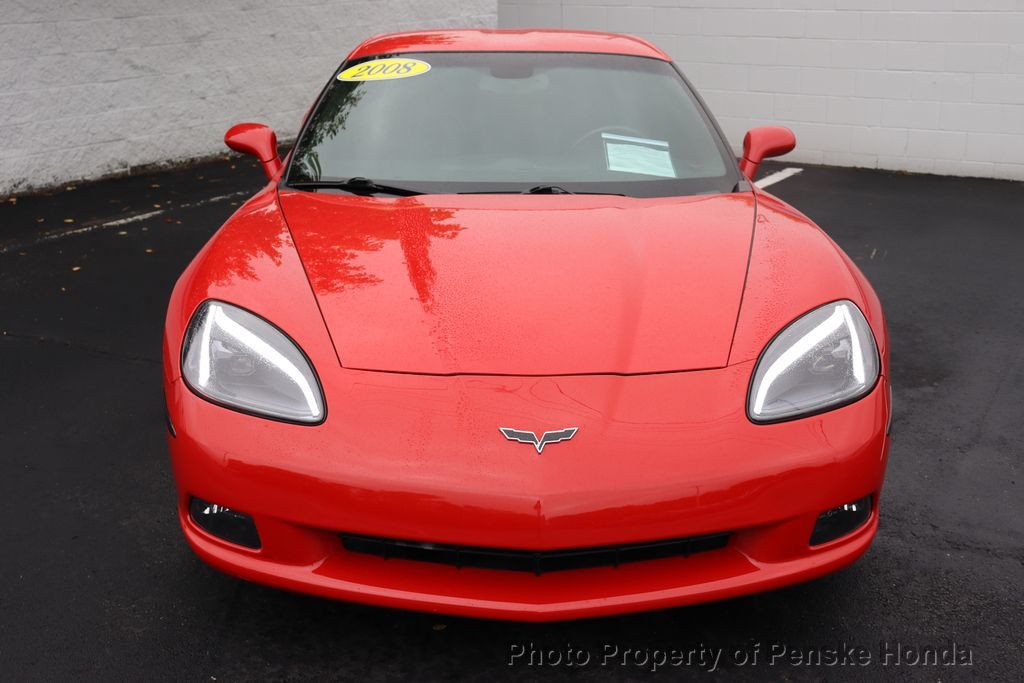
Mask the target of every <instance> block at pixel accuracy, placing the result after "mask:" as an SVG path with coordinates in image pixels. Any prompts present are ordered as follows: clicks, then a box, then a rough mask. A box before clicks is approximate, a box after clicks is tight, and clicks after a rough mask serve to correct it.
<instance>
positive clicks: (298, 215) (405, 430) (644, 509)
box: [163, 30, 891, 620]
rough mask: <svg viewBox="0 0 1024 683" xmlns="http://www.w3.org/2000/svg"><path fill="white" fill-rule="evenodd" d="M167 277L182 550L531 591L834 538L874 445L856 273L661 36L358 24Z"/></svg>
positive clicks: (824, 549)
mask: <svg viewBox="0 0 1024 683" xmlns="http://www.w3.org/2000/svg"><path fill="white" fill-rule="evenodd" d="M225 142H226V143H227V145H228V146H229V147H230V148H232V149H234V150H237V151H240V152H243V153H247V154H251V155H254V156H256V157H257V159H258V160H259V162H260V163H261V165H262V168H263V170H264V172H265V174H266V176H267V179H268V182H267V184H266V186H265V187H263V188H262V189H261V190H260V191H259V192H257V193H256V194H255V195H254V196H253V197H252V198H251V199H250V200H249V201H247V202H246V203H245V204H244V205H243V206H241V207H240V208H239V209H238V211H237V212H236V213H235V214H234V215H233V216H231V218H230V219H229V220H228V221H227V222H226V223H225V224H224V225H223V226H222V227H221V228H220V229H219V230H218V231H217V232H216V233H215V234H214V236H213V237H212V239H210V241H209V242H208V243H207V244H206V245H205V247H204V248H203V249H202V250H201V251H200V253H199V254H198V255H197V256H196V257H195V259H194V260H193V262H192V263H191V264H190V265H189V266H188V267H187V269H186V270H185V272H184V273H183V274H182V276H181V278H180V279H179V280H178V282H177V284H176V286H175V288H174V291H173V294H172V296H171V299H170V304H169V307H168V311H167V316H166V325H165V332H164V351H163V367H164V393H165V398H166V403H167V425H166V426H167V441H168V444H169V448H170V455H171V463H172V468H173V472H174V477H175V481H176V485H177V490H178V509H177V514H178V517H179V520H180V523H181V527H182V529H183V531H184V535H185V538H186V539H187V542H188V544H189V545H190V546H191V548H192V549H193V551H194V552H195V553H196V554H197V555H198V556H199V557H200V558H202V559H203V560H204V561H206V562H207V563H209V564H210V565H212V566H213V567H215V568H218V569H220V570H222V571H224V572H227V573H230V574H232V575H235V576H237V577H241V578H243V579H246V580H250V581H255V582H259V583H263V584H267V585H270V586H275V587H279V588H283V589H288V590H294V591H302V592H307V593H312V594H316V595H320V596H325V597H330V598H337V599H343V600H351V601H358V602H364V603H371V604H376V605H382V606H390V607H399V608H407V609H416V610H425V611H435V612H443V613H455V614H463V615H473V616H483V617H491V618H503V619H521V620H552V619H567V618H576V617H585V616H596V615H605V614H612V613H618V612H627V611H635V610H647V609H654V608H662V607H670V606H676V605H683V604H688V603H694V602H700V601H708V600H715V599H721V598H727V597H732V596H737V595H742V594H747V593H752V592H756V591H763V590H768V589H772V588H776V587H779V586H783V585H787V584H792V583H795V582H799V581H805V580H808V579H811V578H814V577H818V576H821V575H824V574H826V573H828V572H832V571H835V570H837V569H839V568H841V567H843V566H845V565H847V564H849V563H851V562H853V561H854V560H855V559H857V558H858V557H859V556H861V555H862V554H863V553H864V552H865V551H866V550H867V548H868V546H869V545H870V543H871V541H872V539H873V537H874V535H875V533H876V530H877V527H878V514H879V512H878V511H879V494H880V491H881V488H882V482H883V477H884V474H885V467H886V460H887V457H888V449H889V424H890V411H891V396H890V388H889V379H888V376H889V362H888V352H889V349H888V341H887V334H886V325H885V319H884V316H883V313H882V308H881V306H880V303H879V300H878V297H877V296H876V295H875V293H874V291H873V290H872V288H871V286H870V285H869V284H868V282H867V280H866V279H865V277H864V276H863V274H861V272H860V271H859V270H858V269H857V267H856V266H855V265H854V263H853V262H852V261H851V259H850V258H848V257H847V256H846V254H844V253H843V251H842V250H840V248H839V247H838V246H837V245H836V244H835V243H834V242H833V241H832V240H831V239H830V238H829V237H828V236H827V235H826V234H825V232H823V231H822V230H821V229H820V228H818V227H817V226H816V225H815V224H814V223H813V222H812V221H811V220H810V219H808V218H807V217H806V216H804V215H803V214H801V213H800V212H799V211H797V210H796V209H794V208H793V207H791V206H789V205H787V204H786V203H785V202H783V201H781V200H779V199H777V198H776V197H773V196H772V195H770V194H769V193H767V192H765V191H764V190H762V189H760V188H758V187H757V186H756V185H754V183H753V179H754V177H755V173H756V172H757V170H758V167H759V165H760V164H761V162H762V160H764V159H765V158H768V157H773V156H778V155H781V154H785V153H787V152H789V151H790V150H792V149H793V147H794V145H795V144H796V141H795V138H794V136H793V133H792V132H791V131H790V130H788V129H786V128H782V127H777V126H763V127H758V128H754V129H752V130H750V131H749V132H748V133H747V135H746V137H745V139H744V142H743V151H742V156H741V157H740V158H739V159H737V158H736V157H735V156H733V154H732V152H731V151H730V147H729V145H728V143H727V142H726V140H725V138H724V136H723V134H722V132H721V131H720V129H719V127H718V125H717V124H716V122H715V120H714V119H713V118H712V116H711V114H710V112H709V111H708V109H707V107H706V106H705V104H704V102H703V101H702V100H701V98H700V97H699V96H698V95H697V93H696V92H695V91H694V89H693V87H692V86H691V85H690V83H689V82H688V81H687V79H686V78H685V77H684V76H683V74H682V72H681V71H680V69H679V67H678V66H677V65H676V64H675V63H673V62H672V60H671V59H670V58H669V57H668V56H667V55H666V54H665V53H664V52H662V51H661V50H659V49H658V48H657V47H655V46H653V45H651V44H650V43H648V42H646V41H643V40H640V39H637V38H633V37H629V36H622V35H611V34H602V33H587V32H561V31H484V30H459V31H456V30H452V31H424V32H412V33H403V34H393V35H385V36H380V37H376V38H372V39H370V40H367V41H366V42H364V43H362V44H361V45H359V46H358V47H356V48H355V49H354V50H353V51H352V52H351V53H350V54H349V55H348V57H347V58H346V59H345V60H344V61H343V62H342V63H341V64H340V66H339V67H338V69H337V70H336V71H335V72H334V73H333V74H332V75H331V78H330V80H329V82H328V84H327V85H326V86H325V87H324V89H323V91H322V92H321V93H320V95H319V97H318V98H317V100H316V101H315V102H314V104H313V105H312V107H311V108H310V110H309V112H308V113H307V114H306V117H305V120H304V122H303V124H302V127H301V129H300V132H299V134H298V136H297V138H296V140H295V143H294V145H293V147H292V149H291V151H290V152H289V153H288V154H287V155H286V156H285V158H284V159H283V160H282V159H281V158H280V157H279V155H278V147H277V139H276V136H275V134H274V132H273V131H272V130H271V129H270V128H268V127H266V126H263V125H259V124H252V123H246V124H239V125H237V126H234V127H233V128H231V129H230V130H229V131H228V132H227V134H226V135H225Z"/></svg>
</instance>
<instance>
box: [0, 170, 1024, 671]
mask: <svg viewBox="0 0 1024 683" xmlns="http://www.w3.org/2000/svg"><path fill="white" fill-rule="evenodd" d="M783 166H790V164H783ZM779 168H781V166H769V167H768V168H767V169H766V172H771V171H774V170H778V169H779ZM261 184H262V176H261V173H260V171H259V170H258V168H257V166H256V165H255V164H254V163H250V162H248V161H247V160H242V159H240V158H237V157H230V158H228V157H225V158H224V159H222V160H218V161H214V162H210V163H205V164H202V165H198V166H194V167H192V168H188V169H184V170H175V171H170V172H164V173H154V174H152V175H147V176H136V177H131V178H126V179H117V180H108V181H102V182H97V183H90V184H80V185H77V186H69V187H68V188H64V189H60V190H57V191H54V192H53V193H50V194H45V195H37V196H31V197H20V198H17V199H16V200H15V199H7V200H5V201H4V202H3V203H2V204H0V520H2V521H0V678H2V679H6V680H18V681H21V680H35V679H46V680H58V679H59V680H66V679H72V678H73V679H85V680H92V679H96V680H99V679H103V680H114V679H175V680H196V681H199V680H214V679H216V680H238V679H264V678H287V679H299V678H307V677H316V678H333V679H366V678H369V679H379V678H411V679H422V680H442V679H470V680H473V679H475V680H488V681H490V680H493V679H503V678H511V677H513V676H522V675H527V676H529V677H548V676H554V677H563V676H568V677H572V678H577V679H579V678H589V677H592V678H597V679H616V678H632V679H639V678H645V677H648V676H651V675H652V670H653V669H656V671H653V675H654V676H655V677H670V676H678V675H690V676H694V677H697V676H700V675H701V674H704V673H707V672H708V671H709V670H711V669H713V673H714V674H716V675H719V676H722V675H724V676H727V677H736V678H741V679H753V678H762V677H768V676H770V677H772V678H789V679H806V678H810V679H821V678H828V679H839V680H845V679H852V680H861V679H868V678H870V679H873V678H876V677H878V676H884V677H897V678H914V679H923V680H939V679H941V680H958V679H962V678H968V677H976V676H980V677H982V678H985V679H1002V680H1019V679H1020V676H1021V672H1022V670H1024V623H1022V622H1024V597H1022V586H1024V486H1022V482H1021V465H1022V460H1024V345H1022V339H1024V267H1022V265H1021V262H1022V260H1024V185H1022V184H1021V183H1012V182H1003V181H992V180H971V179H957V178H940V177H932V176H910V175H901V174H895V173H885V172H877V171H863V170H849V169H829V168H819V167H807V168H805V170H804V171H803V172H802V173H800V174H799V175H796V176H793V177H791V178H788V179H786V180H785V181H783V182H780V183H779V184H777V185H774V186H772V188H771V191H773V192H774V193H776V194H778V195H779V196H780V197H782V198H783V199H785V200H787V201H789V202H791V203H793V204H794V205H795V206H796V207H798V208H799V209H801V210H802V211H803V212H804V213H806V214H807V215H809V216H810V217H811V218H813V219H814V220H815V221H817V222H818V223H819V224H820V225H821V226H822V227H823V228H825V230H826V231H827V232H828V233H829V234H830V235H831V236H832V237H833V239H835V240H836V241H837V242H838V243H839V244H840V245H841V246H842V247H843V248H844V249H845V250H846V251H847V253H848V254H850V256H851V257H852V258H853V259H854V260H855V261H856V262H857V264H858V265H859V266H860V268H861V269H862V270H863V271H864V272H865V274H866V275H867V276H868V278H869V279H870V280H871V281H872V283H873V284H874V286H875V288H876V289H877V291H878V293H879V295H880V296H881V299H882V302H883V304H884V306H885V309H886V313H887V315H888V319H889V325H890V331H891V336H892V373H893V383H894V387H895V418H894V428H893V429H894V441H893V446H892V451H891V454H890V461H889V471H888V477H887V482H886V487H885V490H884V492H883V495H882V501H881V507H882V517H881V528H880V530H879V533H878V537H877V539H876V540H875V543H874V545H873V546H872V548H871V550H870V551H869V552H868V554H867V555H866V556H865V557H863V558H862V559H861V560H860V561H858V562H857V563H856V564H854V565H853V566H851V567H850V568H848V569H846V570H844V571H842V572H839V573H837V574H834V575H831V576H828V577H825V578H822V579H819V580H816V581H813V582H810V583H806V584H802V585H798V586H793V587H790V588H786V589H782V590H777V591H773V592H769V593H764V594H759V595H754V596H749V597H744V598H738V599H733V600H729V601H724V602H717V603H709V604H703V605H697V606H691V607H684V608H678V609H671V610H663V611H658V612H650V613H640V614H634V615H626V616H618V617H611V618H601V619H590V620H583V621H574V622H562V623H553V624H519V623H508V622H497V621H484V620H476V619H463V618H454V617H445V616H436V615H429V614H420V613H413V612H403V611H397V610H390V609H382V608H376V607H366V606H360V605H354V604H347V603H341V602H333V601H328V600H322V599H318V598H312V597H306V596H302V595H297V594H292V593H286V592H282V591H278V590H273V589H269V588H263V587H260V586H256V585H252V584H247V583H244V582H241V581H239V580H236V579H233V578H230V577H228V576H225V575H223V574H220V573H218V572H216V571H214V570H212V569H210V568H208V567H206V566H205V565H204V564H202V563H201V562H200V561H199V560H198V559H196V558H195V557H194V556H193V555H192V553H191V552H190V550H189V549H188V547H187V546H186V544H185V541H184V539H183V538H182V536H181V532H180V529H179V528H178V523H177V519H176V517H175V507H174V506H175V496H174V484H173V481H172V478H171V473H170V467H169V462H168V457H167V450H166V446H165V443H164V426H163V413H162V411H163V408H162V398H161V385H160V374H161V373H160V340H161V326H162V323H163V316H164V311H165V306H166V302H167V298H168V295H169V294H170V291H171V288H172V286H173V284H174V282H175V279H176V278H177V276H178V274H179V273H180V272H181V270H182V269H183V268H184V267H185V265H186V264H187V263H188V262H189V260H190V259H191V258H192V257H193V255H194V254H195V253H196V252H197V250H198V249H199V248H200V247H201V246H202V245H203V243H204V242H205V241H206V240H207V239H208V238H209V237H210V235H211V234H213V232H214V231H215V230H216V229H217V228H218V227H219V225H220V224H221V223H222V222H223V221H224V220H225V219H226V218H227V217H228V216H229V215H230V214H231V212H232V211H233V210H234V208H235V207H236V206H237V205H238V204H240V203H241V202H242V201H244V199H245V197H246V196H248V195H249V194H251V193H252V192H254V191H255V190H256V189H257V188H258V187H259V186H260V185H261ZM861 648H863V651H864V652H865V653H866V654H867V657H868V661H867V662H865V661H864V657H863V653H861V651H860V649H861ZM832 650H835V651H836V656H833V657H830V656H828V653H829V652H830V651H832ZM516 653H520V656H519V657H516V658H515V659H514V662H513V664H512V665H510V664H509V662H510V659H512V655H514V654H516ZM716 653H717V654H718V657H717V658H716V657H715V654H716ZM755 653H756V655H757V658H756V662H755V659H754V655H755ZM815 653H817V655H816V654H815ZM929 653H934V654H935V657H936V658H937V659H938V660H939V663H938V664H937V665H933V664H932V663H931V659H930V655H929ZM584 654H585V655H586V656H587V660H586V662H584ZM556 655H558V659H557V661H556ZM531 658H532V660H533V664H534V665H533V666H531V665H530V659H531ZM541 659H543V661H544V665H543V666H541V665H540V663H539V662H540V660H541ZM968 659H969V660H970V663H968V661H967V660H968ZM950 661H952V662H954V664H946V663H944V662H950ZM570 664H571V665H570Z"/></svg>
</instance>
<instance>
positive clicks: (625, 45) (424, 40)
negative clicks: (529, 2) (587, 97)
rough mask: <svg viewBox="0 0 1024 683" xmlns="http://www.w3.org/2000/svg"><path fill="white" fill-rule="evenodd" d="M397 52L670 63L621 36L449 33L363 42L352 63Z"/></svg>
mask: <svg viewBox="0 0 1024 683" xmlns="http://www.w3.org/2000/svg"><path fill="white" fill-rule="evenodd" d="M400 52H595V53H604V54H616V55H632V56H636V57H650V58H653V59H661V60H664V61H671V58H670V57H669V56H668V55H666V54H665V53H664V52H662V51H661V50H659V49H658V48H656V47H655V46H654V45H652V44H651V43H649V42H647V41H646V40H643V39H641V38H637V37H636V36H628V35H623V34H620V33H600V32H597V31H558V30H537V29H525V30H518V29H517V30H498V29H452V30H438V31H410V32H407V33H387V34H384V35H379V36H374V37H373V38H370V39H368V40H365V41H363V42H362V43H361V44H360V45H359V46H357V47H356V48H355V49H354V50H353V51H352V52H351V53H350V54H349V56H348V58H349V59H350V60H351V59H357V58H360V57H368V56H371V55H379V54H392V53H400Z"/></svg>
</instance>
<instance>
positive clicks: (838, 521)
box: [811, 496, 871, 545]
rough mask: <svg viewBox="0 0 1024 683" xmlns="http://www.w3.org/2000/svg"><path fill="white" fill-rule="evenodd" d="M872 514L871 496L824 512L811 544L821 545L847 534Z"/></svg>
mask: <svg viewBox="0 0 1024 683" xmlns="http://www.w3.org/2000/svg"><path fill="white" fill-rule="evenodd" d="M870 514H871V496H864V497H863V498H861V499H860V500H855V501H853V502H852V503H847V504H846V505H841V506H839V507H837V508H832V509H831V510H826V511H825V512H822V513H821V514H820V515H818V521H817V523H816V524H815V525H814V531H813V532H812V533H811V545H821V544H822V543H828V542H829V541H834V540H835V539H837V538H839V537H840V536H845V535H846V534H848V533H850V532H851V531H853V530H854V529H856V528H857V527H859V526H860V525H861V524H863V523H864V522H866V521H867V519H868V515H870Z"/></svg>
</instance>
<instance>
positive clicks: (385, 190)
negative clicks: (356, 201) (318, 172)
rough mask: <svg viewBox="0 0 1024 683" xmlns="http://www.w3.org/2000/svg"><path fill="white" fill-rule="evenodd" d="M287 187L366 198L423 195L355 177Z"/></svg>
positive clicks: (405, 188)
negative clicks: (390, 195) (331, 191)
mask: <svg viewBox="0 0 1024 683" xmlns="http://www.w3.org/2000/svg"><path fill="white" fill-rule="evenodd" d="M288 187H294V188H295V189H296V190H344V191H346V192H351V193H352V194H356V195H360V196H363V197H368V196H370V195H375V194H393V195H395V196H396V197H414V196H416V195H421V194H423V193H422V192H420V191H419V190H410V189H409V188H407V187H398V186H396V185H380V184H378V183H375V182H373V181H372V180H370V179H369V178H363V177H361V176H356V177H354V178H349V179H348V180H299V181H295V182H291V183H288Z"/></svg>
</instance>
